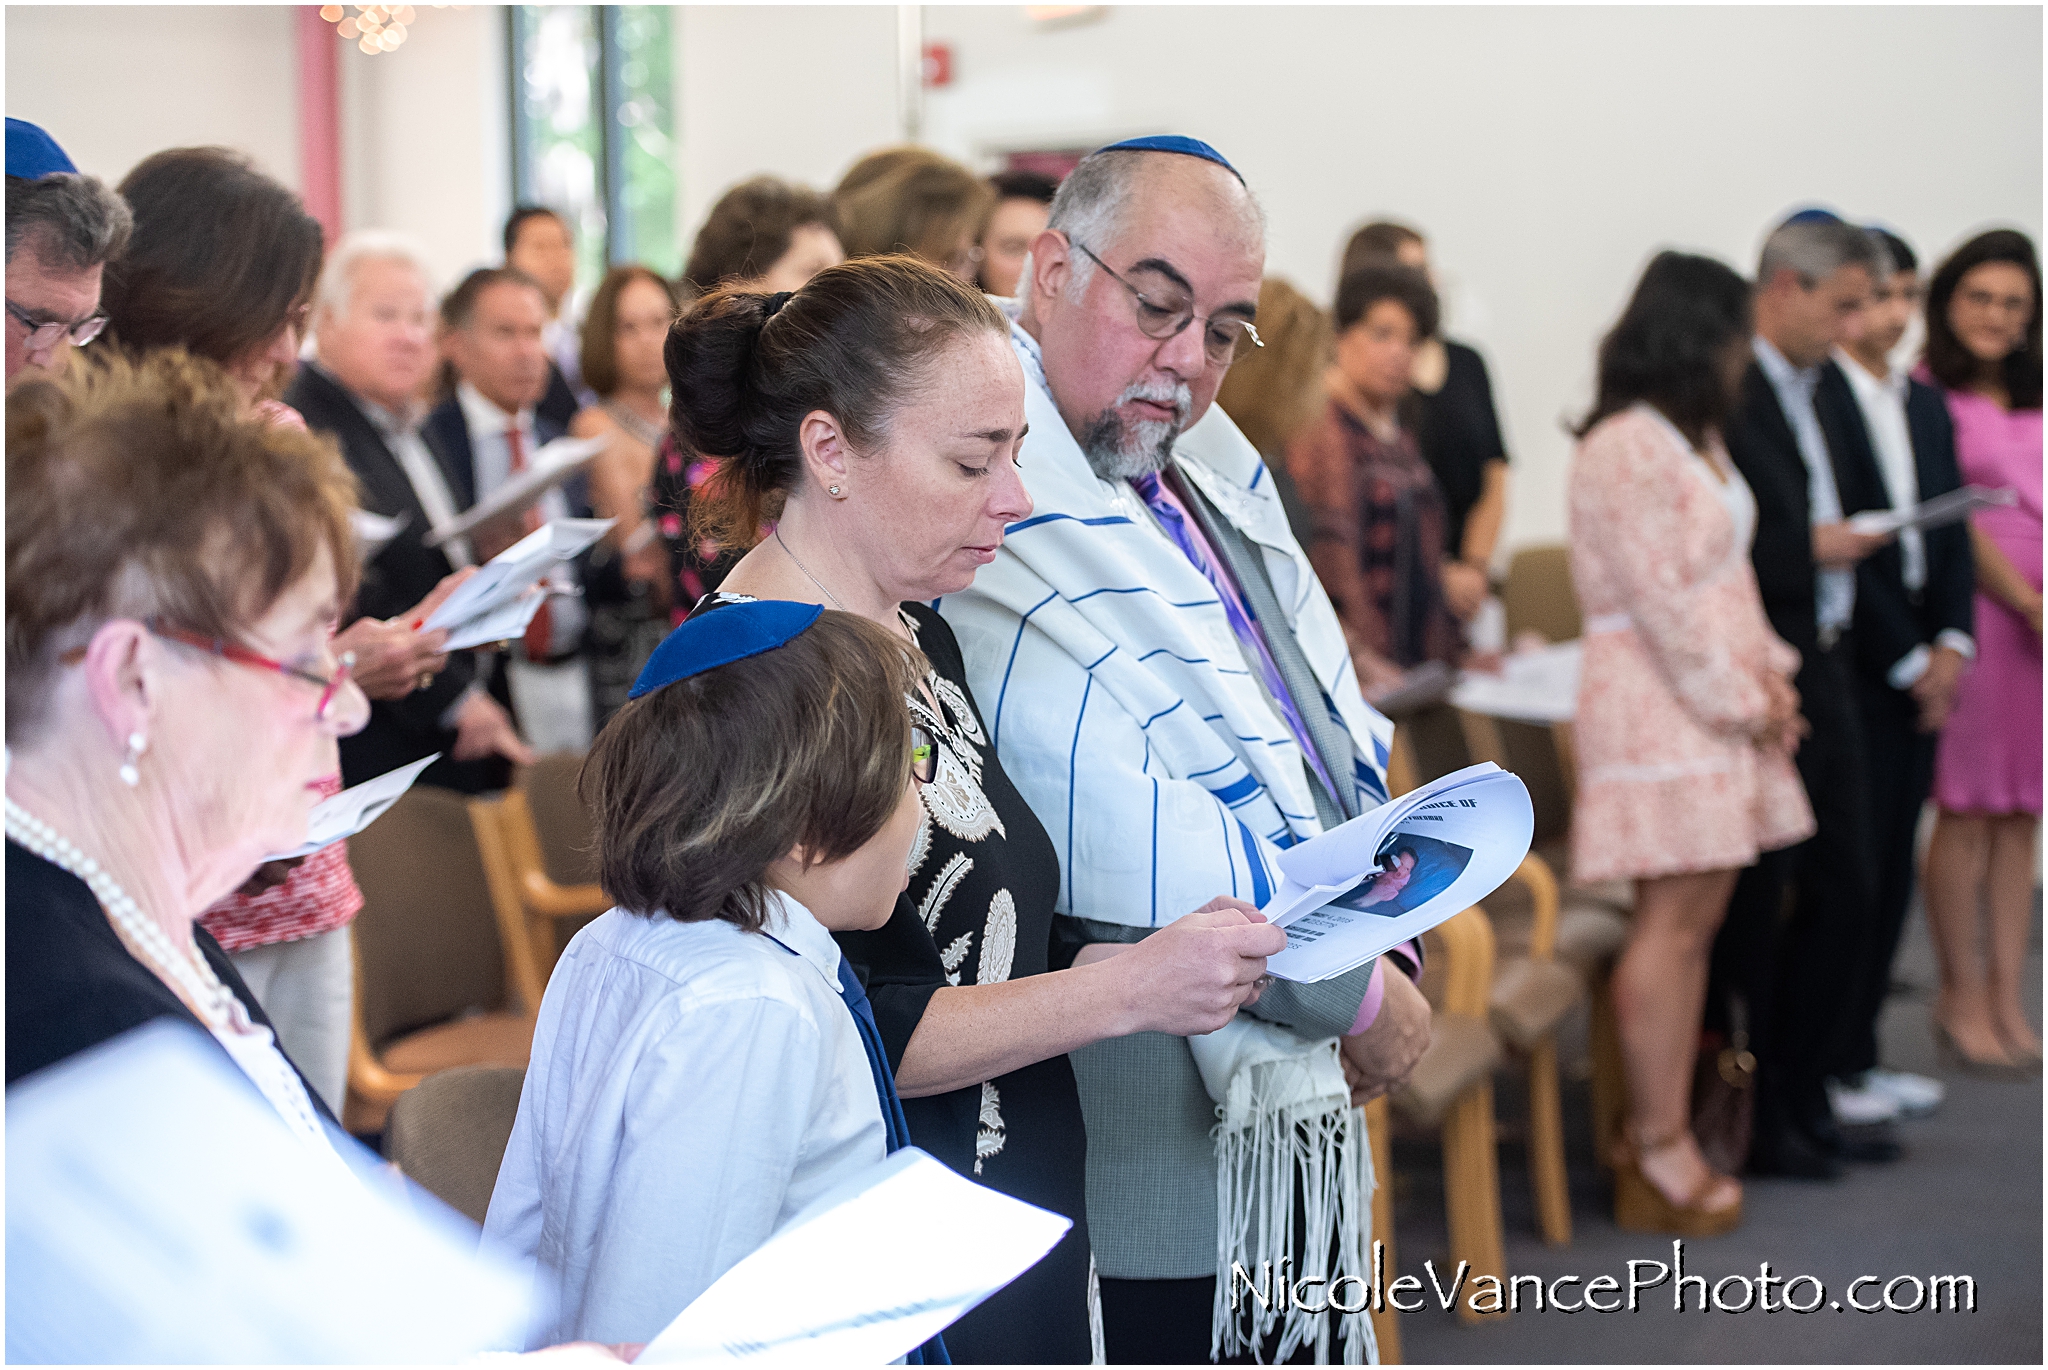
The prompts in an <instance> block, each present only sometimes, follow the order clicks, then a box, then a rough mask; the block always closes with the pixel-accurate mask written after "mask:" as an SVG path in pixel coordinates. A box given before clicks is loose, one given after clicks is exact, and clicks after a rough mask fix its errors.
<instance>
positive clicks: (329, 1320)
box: [7, 1018, 534, 1364]
mask: <svg viewBox="0 0 2048 1370" xmlns="http://www.w3.org/2000/svg"><path fill="white" fill-rule="evenodd" d="M329 1137H330V1138H331V1139H332V1140H333V1142H334V1145H335V1148H336V1151H337V1152H338V1153H339V1155H340V1157H341V1163H340V1164H337V1163H336V1162H335V1159H334V1157H333V1156H332V1155H323V1154H322V1153H321V1152H320V1151H319V1150H317V1149H316V1148H315V1147H314V1146H312V1145H309V1144H308V1143H307V1142H305V1141H302V1140H300V1139H299V1138H298V1137H296V1136H294V1135H293V1134H292V1133H291V1132H290V1131H289V1130H288V1129H287V1128H286V1127H285V1125H284V1122H283V1120H282V1119H281V1118H279V1117H278V1115H277V1111H276V1110H275V1109H274V1108H272V1107H271V1106H270V1104H269V1103H267V1102H266V1101H265V1100H264V1098H263V1096H262V1095H261V1094H258V1093H257V1092H256V1089H255V1087H254V1086H252V1085H251V1084H250V1083H249V1080H248V1077H246V1076H245V1075H243V1074H242V1072H241V1071H239V1070H237V1069H236V1068H235V1066H234V1064H233V1063H232V1062H231V1061H230V1060H229V1058H228V1056H227V1055H226V1053H224V1052H223V1051H221V1049H220V1048H219V1047H218V1046H217V1045H216V1044H215V1043H214V1042H213V1041H212V1040H211V1039H210V1038H208V1037H207V1036H206V1035H205V1034H204V1033H203V1032H201V1031H200V1030H199V1029H198V1028H197V1027H196V1026H193V1025H190V1024H185V1023H179V1022H177V1021H175V1020H173V1019H169V1018H159V1019H157V1020H156V1021H155V1022H153V1023H150V1024H147V1025H145V1026H143V1027H139V1028H136V1029H135V1030H133V1031H132V1032H128V1033H125V1034H123V1035H122V1036H120V1037H117V1038H115V1039H114V1040H113V1041H111V1042H107V1043H103V1044H102V1045H100V1046H98V1047H95V1048H93V1049H92V1050H90V1051H87V1052H83V1053H80V1054H79V1055H77V1056H73V1057H71V1058H70V1059H69V1060H66V1061H62V1062H59V1063H58V1064H57V1065H54V1066H51V1067H50V1068H48V1069H47V1070H41V1071H38V1072H36V1073H35V1074H33V1075H30V1076H28V1077H27V1078H26V1079H24V1080H21V1081H19V1082H18V1083H16V1084H14V1085H12V1086H10V1087H9V1088H8V1090H7V1359H8V1360H9V1361H11V1362H15V1363H17V1364H18V1363H21V1362H24V1361H36V1362H52V1361H55V1362H66V1363H73V1364H76V1363H81V1362H85V1363H95V1364H138V1363H140V1364H150V1363H157V1364H161V1363H165V1362H182V1363H204V1364H252V1363H271V1364H279V1363H282V1364H311V1363H319V1362H342V1363H350V1362H353V1363H363V1362H380V1361H381V1362H420V1363H429V1364H431V1363H437V1362H438V1363H441V1364H454V1363H456V1362H457V1361H460V1360H462V1359H463V1358H464V1357H466V1356H469V1355H472V1354H474V1353H475V1352H478V1351H482V1350H487V1349H489V1348H492V1347H497V1346H509V1345H518V1344H519V1343H520V1342H521V1341H523V1340H524V1338H525V1337H526V1336H527V1335H529V1331H530V1329H531V1328H532V1326H533V1325H534V1322H533V1310H532V1308H531V1305H530V1300H529V1290H530V1286H531V1284H532V1277H531V1274H530V1272H528V1271H527V1270H525V1269H522V1268H521V1267H520V1266H519V1265H518V1264H516V1263H515V1262H512V1261H509V1260H505V1259H502V1258H500V1257H496V1256H493V1255H492V1254H491V1253H490V1252H489V1251H483V1252H479V1251H478V1249H477V1240H476V1228H475V1227H474V1226H473V1225H472V1224H470V1223H468V1222H467V1221H465V1220H464V1219H463V1218H461V1217H460V1216H459V1215H457V1214H456V1213H454V1212H453V1211H452V1210H450V1209H447V1208H445V1207H443V1206H442V1205H441V1204H439V1203H437V1202H435V1201H433V1200H432V1199H429V1198H426V1197H425V1196H424V1195H422V1194H420V1193H419V1192H417V1191H412V1190H410V1189H409V1188H408V1187H406V1186H405V1184H404V1182H403V1181H399V1180H396V1179H395V1178H394V1177H393V1176H392V1175H391V1174H390V1172H389V1171H388V1170H387V1169H386V1167H385V1166H384V1164H383V1162H382V1161H381V1159H380V1158H378V1157H376V1156H374V1155H372V1154H371V1153H370V1152H368V1151H366V1150H364V1149H363V1148H362V1147H360V1146H358V1145H357V1144H356V1143H354V1142H353V1141H351V1140H349V1139H348V1137H346V1136H345V1135H343V1134H342V1133H341V1132H340V1131H339V1129H330V1131H329Z"/></svg>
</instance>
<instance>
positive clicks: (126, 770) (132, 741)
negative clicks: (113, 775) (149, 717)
mask: <svg viewBox="0 0 2048 1370" xmlns="http://www.w3.org/2000/svg"><path fill="white" fill-rule="evenodd" d="M148 750H149V740H148V739H147V738H145V737H144V736H143V735H142V734H141V733H130V734H128V755H127V756H126V757H125V758H123V759H122V761H121V770H120V775H121V783H122V784H124V785H126V786H127V787H128V788H129V789H131V790H132V789H134V788H135V787H136V786H137V785H140V784H141V783H142V772H141V771H139V770H137V769H136V768H135V763H136V762H137V761H138V760H140V759H141V757H142V754H143V753H144V752H146V751H148Z"/></svg>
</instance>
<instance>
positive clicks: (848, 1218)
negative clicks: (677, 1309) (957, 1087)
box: [636, 1147, 1073, 1366]
mask: <svg viewBox="0 0 2048 1370" xmlns="http://www.w3.org/2000/svg"><path fill="white" fill-rule="evenodd" d="M1072 1225H1073V1224H1071V1223H1070V1222H1068V1221H1067V1219H1065V1218H1063V1217H1061V1216H1060V1215H1059V1214H1057V1213H1049V1212H1047V1211H1046V1210H1045V1209H1042V1208H1034V1207H1033V1206H1032V1205H1030V1204H1027V1203H1023V1202H1021V1201H1020V1200H1017V1199H1013V1198H1010V1197H1009V1196H1008V1195H1006V1194H1001V1193H998V1192H997V1191H995V1190H993V1189H989V1188H987V1187H985V1186H983V1185H978V1184H975V1183H974V1182H973V1181H972V1180H966V1179H962V1178H961V1177H960V1176H958V1175H956V1174H954V1173H953V1172H952V1171H951V1170H950V1169H948V1168H947V1167H946V1166H944V1165H942V1164H941V1163H939V1162H938V1161H935V1160H933V1159H932V1158H931V1157H930V1156H927V1155H926V1154H925V1153H924V1152H922V1151H919V1150H918V1149H917V1148H916V1147H905V1148H903V1149H902V1150H901V1151H898V1152H897V1153H895V1154H894V1155H893V1156H890V1157H889V1158H888V1159H887V1160H884V1161H882V1162H880V1163H879V1164H877V1165H875V1166H873V1167H871V1168H869V1169H867V1170H864V1171H862V1172H861V1173H859V1174H858V1175H855V1176H853V1177H852V1178H850V1179H848V1180H847V1182H846V1183H845V1184H843V1185H841V1186H839V1187H838V1188H837V1189H835V1190H833V1191H832V1192H831V1193H829V1194H826V1195H824V1196H823V1197H822V1198H820V1199H819V1200H818V1201H817V1202H816V1203H814V1204H812V1205H811V1206H810V1207H809V1208H807V1209H805V1210H804V1211H803V1212H801V1213H799V1214H797V1216H796V1217H794V1218H792V1219H790V1221H789V1222H788V1224H787V1225H785V1226H784V1227H783V1229H782V1230H781V1231H780V1232H778V1233H776V1234H775V1235H774V1236H773V1237H771V1238H769V1240H768V1242H767V1243H766V1244H765V1245H763V1246H762V1247H761V1248H760V1249H759V1250H757V1251H755V1252H754V1253H753V1254H752V1255H751V1256H748V1257H747V1258H746V1259H745V1260H743V1261H741V1262H740V1263H739V1264H738V1265H735V1266H734V1267H733V1268H732V1269H730V1270H728V1271H726V1272H725V1273H724V1274H723V1275H721V1276H719V1278H718V1281H717V1282H716V1283H715V1284H713V1285H712V1286H711V1287H710V1288H709V1289H707V1290H705V1291H704V1292H703V1293H702V1294H700V1295H699V1296H698V1297H697V1300H696V1302H694V1303H692V1304H691V1305H690V1306H689V1307H688V1308H685V1309H684V1310H683V1311H682V1312H681V1313H680V1314H678V1315H677V1317H676V1320H675V1321H674V1322H672V1323H670V1324H669V1325H668V1326H667V1327H666V1328H664V1329H663V1330H662V1332H661V1333H660V1334H659V1335H658V1336H656V1337H655V1339H654V1340H653V1341H651V1342H649V1343H648V1344H647V1349H646V1350H645V1351H642V1352H641V1353H640V1356H639V1359H638V1360H637V1362H636V1364H639V1365H683V1364H689V1363H693V1362H696V1363H702V1362H707V1361H748V1362H751V1363H753V1364H757V1365H764V1366H768V1365H884V1364H887V1363H888V1362H890V1361H892V1360H895V1359H896V1358H897V1357H899V1356H901V1355H903V1354H904V1353H906V1352H908V1351H910V1350H911V1349H912V1348H914V1347H917V1346H919V1345H922V1344H923V1343H924V1342H926V1341H928V1340H930V1339H931V1338H932V1337H933V1336H934V1335H936V1334H937V1333H939V1332H942V1331H944V1330H945V1328H946V1327H947V1326H948V1325H949V1324H951V1323H952V1322H954V1321H955V1320H956V1319H958V1318H959V1317H960V1315H961V1314H963V1313H965V1312H967V1311H968V1310H969V1309H971V1308H973V1307H974V1306H975V1305H976V1304H978V1303H980V1302H981V1301H982V1300H983V1299H985V1298H987V1297H988V1296H989V1295H991V1294H993V1293H995V1292H996V1291H997V1290H998V1289H1001V1288H1002V1287H1003V1286H1004V1285H1006V1284H1008V1283H1009V1282H1010V1281H1011V1280H1014V1279H1016V1278H1017V1276H1019V1275H1021V1274H1023V1273H1024V1272H1025V1271H1026V1270H1029V1269H1030V1268H1031V1267H1032V1266H1034V1265H1036V1264H1037V1263H1038V1262H1039V1261H1040V1260H1041V1259H1043V1258H1044V1256H1045V1253H1046V1252H1048V1251H1050V1250H1052V1248H1053V1246H1054V1245H1055V1244H1056V1243H1058V1241H1059V1240H1060V1238H1061V1237H1063V1236H1065V1235H1066V1232H1067V1229H1068V1228H1069V1227H1071V1226H1072Z"/></svg>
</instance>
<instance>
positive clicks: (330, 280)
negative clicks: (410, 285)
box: [313, 228, 434, 334]
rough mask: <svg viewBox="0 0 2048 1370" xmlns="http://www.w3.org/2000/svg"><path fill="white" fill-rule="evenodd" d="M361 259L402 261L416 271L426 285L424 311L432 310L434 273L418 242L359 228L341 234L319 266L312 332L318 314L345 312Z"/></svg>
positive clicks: (386, 232)
mask: <svg viewBox="0 0 2048 1370" xmlns="http://www.w3.org/2000/svg"><path fill="white" fill-rule="evenodd" d="M365 262H403V263H405V264H406V265H407V266H409V267H411V268H412V269H413V270H414V271H417V272H418V273H419V277H420V283H421V284H422V285H423V286H425V287H426V291H427V300H428V310H429V312H431V311H432V307H433V295H434V273H433V271H432V270H430V269H429V268H428V266H427V254H426V251H425V249H423V248H422V247H421V246H420V245H419V243H418V242H417V241H416V240H414V239H413V238H410V237H408V236H406V235H405V234H403V233H394V232H392V231H391V230H390V229H388V228H359V229H357V230H356V231H355V232H353V233H350V234H347V235H345V236H344V237H343V238H342V240H341V241H340V242H338V243H336V244H335V245H334V251H332V252H330V253H328V254H327V264H326V265H325V266H324V267H322V268H321V269H320V284H319V286H318V287H317V288H316V289H315V290H314V293H313V331H314V333H315V334H318V332H319V324H320V316H321V315H323V314H327V313H334V314H346V313H347V312H348V306H349V301H350V299H352V298H353V297H354V294H355V288H356V268H358V267H360V266H361V265H363V263H365Z"/></svg>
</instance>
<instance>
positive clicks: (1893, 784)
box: [1816, 229, 1977, 1122]
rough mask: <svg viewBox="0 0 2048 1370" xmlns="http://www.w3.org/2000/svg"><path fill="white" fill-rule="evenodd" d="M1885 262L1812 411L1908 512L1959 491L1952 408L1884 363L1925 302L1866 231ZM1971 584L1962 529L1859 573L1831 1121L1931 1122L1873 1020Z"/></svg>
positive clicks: (1942, 532) (1963, 642) (1893, 945)
mask: <svg viewBox="0 0 2048 1370" xmlns="http://www.w3.org/2000/svg"><path fill="white" fill-rule="evenodd" d="M1871 232H1872V233H1873V235H1874V236H1876V237H1877V238H1878V240H1879V242H1880V243H1882V244H1883V246H1884V248H1885V256H1886V258H1887V259H1888V260H1887V262H1886V264H1885V269H1884V270H1883V271H1882V272H1881V273H1880V276H1879V278H1878V281H1877V284H1876V288H1875V290H1874V291H1873V294H1872V302H1871V306H1870V308H1869V309H1867V310H1865V311H1864V316H1863V320H1862V327H1861V329H1860V331H1859V332H1858V334H1857V335H1856V336H1854V337H1852V338H1850V339H1849V340H1848V341H1847V342H1846V343H1845V344H1844V346H1843V347H1841V348H1838V349H1837V350H1836V354H1835V359H1834V360H1833V361H1832V362H1830V363H1828V365H1827V366H1826V367H1825V368H1823V370H1824V373H1829V374H1826V376H1825V378H1824V383H1823V384H1822V386H1821V388H1820V392H1819V394H1818V395H1817V397H1816V403H1817V404H1818V405H1819V406H1820V407H1822V408H1823V410H1825V411H1829V412H1831V414H1832V420H1831V421H1832V422H1833V423H1834V424H1835V425H1836V426H1838V427H1839V428H1840V429H1841V431H1842V432H1843V433H1844V434H1846V435H1847V436H1848V438H1849V440H1850V442H1851V444H1852V445H1853V446H1855V447H1857V448H1858V449H1859V451H1858V453H1857V455H1856V457H1855V460H1856V461H1857V462H1858V463H1859V464H1862V463H1867V464H1868V466H1869V468H1870V469H1871V470H1874V471H1876V472H1877V473H1878V474H1879V476H1880V477H1881V479H1882V484H1883V494H1884V495H1885V501H1884V503H1885V505H1886V506H1888V507H1890V508H1893V509H1910V508H1911V507H1913V506H1914V505H1915V504H1918V503H1920V502H1921V501H1923V500H1928V499H1932V498H1934V497H1935V496H1937V495H1944V494H1947V493H1948V492H1950V491H1952V490H1955V489H1957V488H1958V487H1960V486H1961V485H1962V474H1961V472H1960V471H1958V470H1957V467H1956V455H1955V432H1954V429H1953V427H1952V426H1951V423H1950V420H1949V414H1948V406H1947V404H1945V403H1944V402H1943V400H1942V398H1941V396H1940V395H1939V394H1938V393H1937V392H1936V391H1935V390H1934V389H1933V388H1932V387H1929V386H1925V385H1922V384H1920V383H1919V382H1918V381H1915V380H1913V379H1911V378H1910V377H1909V376H1907V375H1905V374H1904V373H1903V372H1902V371H1895V370H1894V369H1893V367H1892V365H1891V353H1892V350H1893V349H1894V348H1896V347H1897V346H1898V345H1899V340H1900V339H1901V338H1902V337H1904V336H1905V332H1906V325H1907V323H1908V321H1909V320H1910V319H1911V318H1912V316H1913V313H1914V310H1915V306H1916V305H1917V304H1918V302H1919V298H1920V278H1919V272H1918V266H1919V263H1918V261H1917V260H1916V259H1915V257H1914V255H1913V250H1912V248H1910V247H1908V246H1907V245H1906V243H1905V242H1904V241H1903V240H1901V239H1900V238H1899V237H1898V236H1897V235H1895V234H1891V233H1887V232H1885V231H1884V230H1881V229H1873V230H1871ZM1975 587H1976V572H1975V568H1974V566H1973V564H1972V558H1971V551H1970V535H1969V528H1968V525H1967V524H1962V523H1954V524H1950V525H1949V526H1947V527H1945V528H1933V529H1927V530H1925V531H1922V530H1919V529H1907V530H1905V531H1903V532H1901V533H1900V534H1899V537H1898V540H1897V541H1896V542H1895V543H1893V544H1892V545H1890V546H1887V547H1884V548H1882V549H1880V550H1879V551H1877V552H1875V553H1873V554H1872V555H1871V556H1870V557H1868V558H1866V559H1865V560H1864V561H1863V563H1862V564H1861V565H1860V566H1858V567H1857V571H1856V618H1855V625H1854V628H1855V638H1856V661H1855V667H1856V696H1857V704H1858V707H1859V710H1860V713H1861V717H1862V722H1863V736H1864V745H1865V747H1866V749H1867V752H1868V755H1869V759H1870V767H1869V775H1870V820H1871V839H1872V858H1873V862H1874V868H1875V874H1876V881H1877V902H1876V914H1877V916H1876V918H1875V920H1874V921H1873V923H1872V924H1871V926H1870V929H1869V937H1868V940H1867V942H1866V944H1865V946H1864V956H1863V958H1862V959H1861V961H1860V963H1859V964H1858V965H1857V966H1856V967H1855V969H1854V970H1853V972H1852V976H1851V978H1852V985H1851V989H1850V997H1849V1001H1848V1007H1847V1012H1846V1013H1845V1015H1844V1021H1843V1036H1842V1038H1841V1039H1840V1040H1839V1041H1838V1043H1837V1046H1838V1049H1839V1051H1840V1053H1841V1054H1840V1056H1839V1057H1838V1058H1837V1060H1836V1061H1835V1062H1834V1065H1833V1071H1832V1073H1833V1075H1834V1077H1835V1081H1834V1083H1832V1084H1831V1085H1830V1092H1831V1094H1832V1095H1833V1099H1834V1107H1835V1114H1836V1118H1837V1120H1838V1121H1841V1122H1851V1121H1866V1120H1869V1119H1873V1118H1878V1117H1882V1116H1886V1115H1887V1113H1889V1114H1892V1115H1897V1114H1902V1113H1925V1112H1929V1111H1931V1110H1932V1109H1933V1108H1934V1107H1935V1106H1936V1105H1937V1104H1938V1103H1939V1102H1940V1101H1941V1097H1942V1086H1941V1084H1940V1082H1939V1081H1936V1080H1931V1079H1928V1078H1927V1077H1925V1076H1921V1075H1911V1074H1907V1073H1905V1072H1900V1071H1888V1070H1881V1069H1879V1068H1878V1050H1877V1018H1878V1014H1879V1013H1880V1012H1881V1011H1882V1010H1883V1008H1884V1001H1885V998H1886V995H1887V994H1888V993H1889V991H1890V987H1891V966H1892V957H1893V955H1894V954H1895V953H1896V952H1897V950H1898V944H1899V934H1900V932H1901V930H1902V929H1903V928H1904V927H1905V923H1906V909H1907V906H1908V904H1909V903H1910V902H1911V900H1912V895H1913V876H1914V860H1913V858H1914V848H1915V845H1916V843H1915V839H1916V837H1917V835H1918V828H1919V823H1920V809H1921V806H1922V805H1924V804H1925V803H1926V802H1927V794H1928V790H1929V789H1930V788H1931V787H1932V785H1933V781H1934V744H1935V740H1936V738H1937V737H1938V736H1939V735H1940V732H1941V728H1942V725H1943V724H1944V723H1945V722H1946V721H1947V719H1948V713H1949V709H1950V708H1951V707H1952V706H1953V704H1954V702H1955V693H1956V683H1957V681H1958V680H1959V679H1960V678H1961V676H1962V672H1963V667H1964V665H1965V664H1966V663H1967V662H1968V661H1969V660H1971V659H1972V658H1973V657H1975V656H1976V654H1977V647H1976V641H1975V639H1974V637H1973V636H1972V633H1973V631H1974V628H1973V621H1972V620H1973V611H1972V596H1973V594H1974V591H1975Z"/></svg>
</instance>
